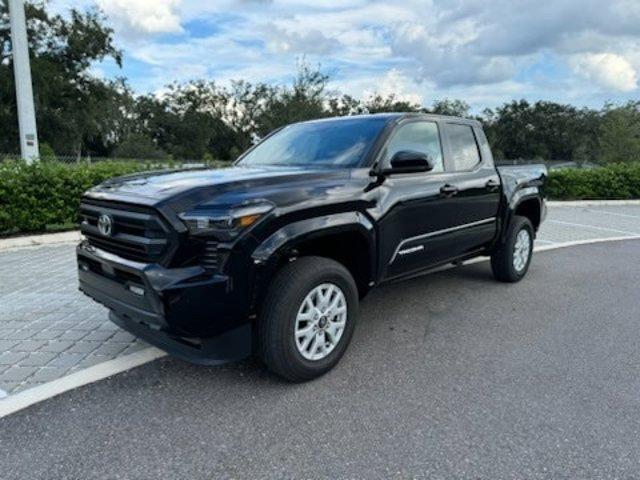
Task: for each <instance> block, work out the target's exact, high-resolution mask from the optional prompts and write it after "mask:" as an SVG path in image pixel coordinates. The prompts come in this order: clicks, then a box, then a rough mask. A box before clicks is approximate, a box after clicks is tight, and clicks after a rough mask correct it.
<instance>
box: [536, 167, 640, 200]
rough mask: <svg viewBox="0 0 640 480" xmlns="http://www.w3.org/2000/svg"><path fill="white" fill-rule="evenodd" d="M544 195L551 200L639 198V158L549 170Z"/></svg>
mask: <svg viewBox="0 0 640 480" xmlns="http://www.w3.org/2000/svg"><path fill="white" fill-rule="evenodd" d="M547 195H548V197H549V198H551V199H554V200H596V199H602V200H605V199H621V200H624V199H632V198H640V162H635V163H615V164H611V165H608V166H606V167H601V168H593V169H563V170H554V171H551V172H550V174H549V179H548V182H547Z"/></svg>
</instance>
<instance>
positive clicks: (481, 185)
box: [443, 121, 501, 256]
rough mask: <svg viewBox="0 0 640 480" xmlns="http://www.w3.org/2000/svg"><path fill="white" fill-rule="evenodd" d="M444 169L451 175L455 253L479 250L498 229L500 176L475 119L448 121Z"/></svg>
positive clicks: (452, 235)
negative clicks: (470, 120) (471, 120)
mask: <svg viewBox="0 0 640 480" xmlns="http://www.w3.org/2000/svg"><path fill="white" fill-rule="evenodd" d="M443 127H444V128H443V133H444V138H445V152H446V154H445V170H446V171H447V172H449V173H451V174H452V176H451V182H450V187H451V193H450V195H451V199H452V200H454V203H453V209H452V212H453V214H454V215H455V224H456V226H457V227H456V228H457V229H456V231H455V232H452V233H451V235H450V236H449V241H450V243H449V245H450V252H451V254H452V256H461V255H465V254H466V253H470V252H473V251H476V250H479V249H481V248H483V247H484V246H486V245H487V244H488V243H490V242H491V241H492V240H493V238H494V236H495V233H496V229H497V215H498V208H499V202H500V188H501V187H500V178H499V176H498V172H497V171H496V168H495V166H494V164H493V158H492V156H491V150H490V149H489V145H488V143H487V140H486V137H485V136H484V133H483V132H482V129H481V128H480V127H479V126H478V125H476V124H474V123H471V122H469V123H464V122H455V121H446V122H445V123H444V125H443Z"/></svg>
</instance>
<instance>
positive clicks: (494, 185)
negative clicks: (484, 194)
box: [485, 178, 500, 192]
mask: <svg viewBox="0 0 640 480" xmlns="http://www.w3.org/2000/svg"><path fill="white" fill-rule="evenodd" d="M485 187H487V190H489V191H490V192H495V191H496V190H498V188H500V182H499V181H497V180H494V179H493V178H492V179H491V180H487V183H485Z"/></svg>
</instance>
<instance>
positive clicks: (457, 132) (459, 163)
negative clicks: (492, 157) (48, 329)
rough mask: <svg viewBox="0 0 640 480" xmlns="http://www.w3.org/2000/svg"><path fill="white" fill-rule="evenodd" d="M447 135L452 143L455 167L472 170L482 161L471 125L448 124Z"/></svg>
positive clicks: (457, 169)
mask: <svg viewBox="0 0 640 480" xmlns="http://www.w3.org/2000/svg"><path fill="white" fill-rule="evenodd" d="M447 135H448V137H449V143H450V144H451V157H452V159H453V169H454V170H456V171H460V170H471V169H472V168H473V167H475V166H476V165H477V164H478V163H480V153H479V151H478V144H477V143H476V137H475V136H474V135H473V129H472V128H471V127H470V126H469V125H460V124H457V123H449V124H447Z"/></svg>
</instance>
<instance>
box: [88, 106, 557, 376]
mask: <svg viewBox="0 0 640 480" xmlns="http://www.w3.org/2000/svg"><path fill="white" fill-rule="evenodd" d="M546 174H547V172H546V169H545V167H544V166H543V165H527V166H513V167H496V166H495V165H494V160H493V157H492V154H491V150H490V148H489V145H488V143H487V139H486V138H485V135H484V133H483V131H482V128H481V125H480V124H479V123H478V122H476V121H473V120H468V119H463V118H454V117H445V116H437V115H428V114H402V113H394V114H377V115H362V116H351V117H341V118H328V119H321V120H315V121H308V122H302V123H296V124H292V125H289V126H286V127H283V128H281V129H279V130H276V131H275V132H273V133H271V134H270V135H268V136H267V137H266V138H264V139H263V140H262V141H260V142H259V143H257V144H256V145H255V146H254V147H252V148H251V149H250V150H248V151H247V152H245V153H244V154H243V155H242V156H241V157H240V158H239V159H238V160H237V161H236V162H235V163H234V165H233V166H232V167H229V168H223V169H198V170H183V171H162V172H150V173H144V174H137V175H132V176H126V177H120V178H115V179H112V180H109V181H107V182H105V183H103V184H101V185H99V186H97V187H95V188H93V189H91V190H89V191H88V192H86V194H85V195H84V196H83V198H82V202H81V207H80V216H81V231H82V234H83V235H84V239H83V240H82V242H81V243H80V244H79V245H78V247H77V260H78V272H79V281H80V289H81V290H82V291H83V292H84V293H86V294H87V295H89V296H90V297H92V298H93V299H95V300H96V301H98V302H100V303H102V304H104V305H105V306H106V307H108V308H109V310H110V318H111V320H112V321H114V322H115V323H117V324H118V325H119V326H121V327H122V328H123V329H125V330H128V331H130V332H132V333H133V334H135V335H137V336H138V337H141V338H142V339H144V340H145V341H147V342H148V343H150V344H153V345H156V346H158V347H159V348H162V349H164V350H166V351H168V352H169V353H171V354H173V355H175V356H177V357H180V358H183V359H186V360H189V361H192V362H195V363H200V364H209V365H211V364H220V363H224V362H228V361H235V360H240V359H242V358H245V357H247V356H249V355H251V354H253V353H257V354H258V355H259V356H260V357H261V358H262V359H263V361H264V362H265V363H266V365H267V366H268V368H270V369H271V370H272V371H274V372H276V373H278V374H280V375H281V376H283V377H285V378H287V379H289V380H291V381H305V380H309V379H312V378H315V377H317V376H319V375H321V374H323V373H325V372H327V371H328V370H330V369H331V368H332V367H333V366H334V365H335V364H336V363H337V362H338V361H339V360H340V358H341V356H342V355H343V354H344V352H345V350H346V348H347V346H348V344H349V342H350V340H351V338H352V335H353V333H354V327H355V325H356V321H357V314H358V305H359V302H360V301H361V300H362V299H363V297H365V295H366V294H367V293H368V292H369V291H370V290H371V289H372V288H375V287H376V286H378V285H380V284H383V283H385V282H389V281H392V280H394V281H395V280H399V279H402V278H405V277H409V276H415V275H417V274H420V273H423V272H428V271H430V270H433V269H434V268H436V267H439V266H442V265H445V264H450V263H455V264H459V263H461V262H463V261H465V260H467V259H470V258H473V257H477V256H489V257H490V258H491V268H492V271H493V275H494V276H495V278H496V279H497V280H499V281H502V282H517V281H519V280H521V279H522V278H523V277H524V276H525V274H526V273H527V270H528V268H529V264H530V262H531V256H532V252H533V241H534V238H535V235H536V232H537V231H538V228H539V226H540V223H541V222H542V221H543V219H544V217H545V213H546V208H545V203H544V184H545V179H546Z"/></svg>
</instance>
